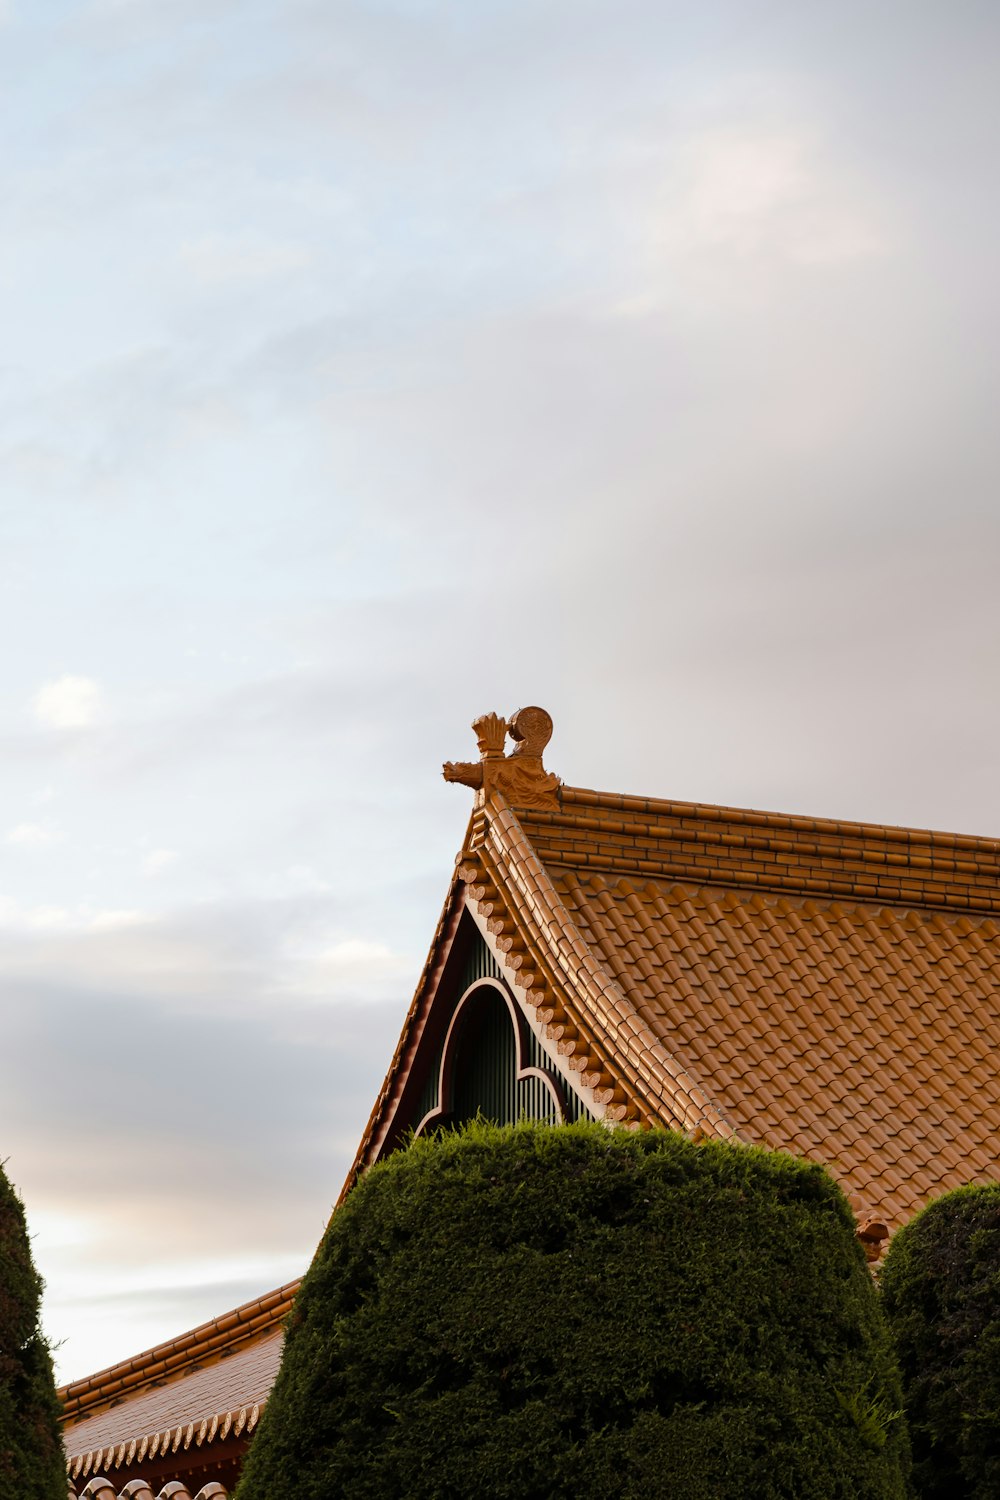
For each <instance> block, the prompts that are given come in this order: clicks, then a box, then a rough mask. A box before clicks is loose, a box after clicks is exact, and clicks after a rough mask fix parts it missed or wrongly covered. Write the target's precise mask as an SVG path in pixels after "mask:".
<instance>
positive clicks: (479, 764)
mask: <svg viewBox="0 0 1000 1500" xmlns="http://www.w3.org/2000/svg"><path fill="white" fill-rule="evenodd" d="M472 728H473V730H474V731H475V735H476V741H477V743H478V745H479V754H480V757H481V759H480V760H478V761H450V760H449V761H446V762H445V764H444V767H443V773H444V779H445V781H460V782H461V783H462V785H463V786H471V787H475V788H476V790H477V791H479V792H480V793H481V794H482V797H483V798H484V799H485V798H486V797H488V796H489V794H490V793H491V792H494V791H496V792H502V793H503V795H504V796H505V797H506V798H507V800H508V802H510V803H511V804H512V805H513V806H514V807H539V808H545V807H550V808H551V807H558V805H559V799H558V791H559V786H560V784H561V783H560V781H559V777H558V776H554V775H553V774H552V773H551V771H546V769H545V767H544V766H543V765H542V752H543V750H544V749H545V747H546V745H547V744H548V742H549V740H550V739H551V738H552V719H551V717H550V715H549V714H548V713H546V711H545V709H544V708H538V707H537V706H536V705H534V704H532V705H530V706H529V707H528V708H519V709H518V710H517V712H516V713H515V714H512V715H511V717H510V719H509V720H507V719H502V718H501V717H500V716H499V714H492V713H491V714H480V715H479V717H478V719H473V721H472ZM508 734H509V735H510V737H511V739H512V740H513V741H514V748H513V750H512V751H511V753H510V754H509V755H505V754H504V741H505V740H506V738H507V735H508Z"/></svg>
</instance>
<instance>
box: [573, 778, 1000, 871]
mask: <svg viewBox="0 0 1000 1500" xmlns="http://www.w3.org/2000/svg"><path fill="white" fill-rule="evenodd" d="M559 800H560V803H561V804H563V805H565V804H566V803H579V804H580V805H582V806H592V807H593V806H596V807H608V808H616V809H617V810H619V811H625V812H647V813H654V814H656V813H667V812H672V813H675V814H678V815H680V814H693V815H695V816H698V815H699V814H700V815H702V816H704V817H706V818H711V819H712V820H713V821H718V820H719V819H720V818H727V819H729V820H731V821H732V822H734V823H751V824H759V825H761V826H763V827H771V828H795V829H802V830H808V831H811V832H824V833H827V832H828V833H836V834H839V835H840V836H841V837H843V836H844V835H845V834H847V835H850V834H855V833H856V834H859V835H864V834H869V835H870V834H878V835H881V836H882V837H883V838H890V839H891V838H893V837H900V836H901V837H902V839H903V840H904V841H905V842H907V843H916V844H929V845H931V846H938V847H944V848H956V849H969V850H973V849H979V850H982V851H983V852H984V853H986V852H988V853H991V854H993V855H994V856H996V855H1000V838H997V837H995V836H991V835H989V834H976V833H949V832H947V831H946V830H944V829H937V828H910V827H908V826H907V825H906V824H905V823H865V822H861V821H859V820H858V819H856V818H810V817H806V816H804V815H803V814H801V813H778V812H764V811H762V810H760V809H758V808H752V807H729V806H727V805H726V804H725V803H721V802H684V801H675V800H672V799H670V798H667V797H639V796H634V795H632V794H630V793H627V792H598V791H594V790H593V789H592V788H590V787H582V786H565V785H563V786H561V787H560V788H559Z"/></svg>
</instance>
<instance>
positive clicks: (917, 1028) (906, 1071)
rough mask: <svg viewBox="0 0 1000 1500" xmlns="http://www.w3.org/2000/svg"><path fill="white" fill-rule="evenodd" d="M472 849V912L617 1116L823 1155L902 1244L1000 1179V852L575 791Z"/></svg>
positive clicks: (493, 802) (493, 810)
mask: <svg viewBox="0 0 1000 1500" xmlns="http://www.w3.org/2000/svg"><path fill="white" fill-rule="evenodd" d="M473 829H474V831H473V835H472V838H471V839H470V841H469V853H474V854H475V856H476V860H475V864H472V863H471V862H470V863H469V867H468V868H466V869H465V870H463V871H462V873H463V874H465V875H467V876H470V877H471V878H470V880H469V883H468V890H467V894H468V895H469V896H471V898H472V899H471V901H470V908H471V909H472V910H473V912H474V913H478V914H479V915H480V917H481V916H482V915H483V913H484V911H485V909H486V908H488V915H487V920H486V924H485V926H486V936H487V940H488V941H492V943H493V944H494V945H498V944H499V945H500V946H501V949H502V946H503V941H504V938H505V937H509V938H510V939H511V942H510V946H509V948H508V950H507V952H506V953H503V952H502V951H499V952H498V957H499V958H500V959H501V961H502V962H503V961H506V962H507V963H508V964H509V963H510V960H511V958H512V957H514V958H517V957H518V956H520V957H521V959H522V962H521V965H520V968H519V969H516V970H513V971H511V977H512V979H513V982H514V984H515V985H518V984H520V983H522V980H523V977H524V976H523V971H524V969H525V967H526V966H529V973H531V970H532V969H533V970H534V972H533V973H531V983H529V985H528V986H527V988H526V989H525V991H524V998H525V999H526V1001H528V1002H529V1003H531V1004H532V1005H533V1008H534V1009H535V1013H536V1018H537V1017H539V1016H540V1017H541V1018H542V1020H543V1022H544V1023H545V1029H546V1031H547V1032H548V1033H550V1036H549V1040H550V1041H551V1040H553V1039H555V1041H556V1047H557V1053H558V1054H560V1055H561V1057H562V1062H563V1066H564V1067H565V1066H566V1065H567V1062H568V1065H569V1067H570V1069H571V1070H573V1071H574V1072H575V1073H576V1076H577V1077H578V1078H579V1079H580V1081H581V1083H583V1084H584V1085H585V1086H588V1087H589V1089H590V1091H591V1092H592V1093H593V1092H595V1091H596V1092H597V1095H598V1097H597V1104H598V1106H600V1104H601V1102H602V1101H601V1098H600V1092H601V1090H602V1089H603V1090H604V1091H607V1090H609V1089H610V1090H611V1091H612V1092H611V1093H609V1094H608V1101H609V1102H611V1101H612V1100H614V1099H616V1098H617V1095H616V1094H615V1093H614V1090H615V1088H616V1087H617V1088H618V1090H619V1091H621V1090H622V1086H624V1090H623V1091H624V1098H623V1099H621V1100H620V1102H619V1103H618V1110H619V1117H620V1118H623V1119H628V1118H630V1117H634V1118H638V1119H659V1120H662V1121H664V1122H665V1123H668V1124H671V1125H676V1126H681V1127H682V1128H686V1129H701V1130H704V1131H706V1132H708V1133H714V1134H723V1135H725V1134H730V1133H735V1134H737V1135H738V1136H740V1137H741V1138H743V1139H745V1140H751V1141H755V1142H758V1143H760V1144H762V1145H767V1146H771V1147H780V1148H784V1149H788V1150H792V1151H796V1152H802V1153H804V1154H806V1155H809V1156H811V1157H814V1158H816V1159H818V1160H820V1161H824V1162H826V1163H827V1164H828V1165H829V1166H830V1167H831V1168H832V1169H833V1170H834V1171H835V1172H836V1174H837V1176H838V1177H839V1178H840V1179H841V1181H842V1182H843V1183H844V1186H845V1188H846V1189H847V1191H848V1192H849V1193H851V1195H852V1197H853V1200H854V1202H855V1206H856V1208H858V1209H859V1210H864V1211H869V1212H874V1213H877V1214H878V1215H879V1216H880V1217H882V1218H885V1219H887V1221H888V1222H890V1223H891V1224H893V1225H898V1224H899V1223H900V1222H902V1221H903V1220H905V1219H906V1218H908V1217H909V1216H910V1215H911V1214H912V1213H913V1212H914V1210H915V1209H916V1208H917V1207H919V1205H920V1204H921V1203H922V1202H924V1201H925V1200H926V1199H927V1197H928V1196H929V1195H931V1194H933V1193H937V1192H941V1191H944V1190H945V1189H947V1188H950V1187H953V1186H957V1185H958V1184H960V1183H963V1182H967V1181H970V1180H972V1179H981V1178H993V1177H997V1176H1000V1163H998V1159H997V1151H996V1141H997V1136H998V1132H1000V1081H998V1074H997V1067H996V1057H997V1052H998V1048H1000V924H998V921H997V917H996V915H995V914H997V913H1000V841H997V840H994V839H976V838H966V837H960V836H954V835H946V834H936V833H930V832H924V831H920V830H907V829H897V828H882V827H876V826H872V825H866V824H848V823H832V822H821V821H816V820H809V819H804V818H789V817H781V816H779V815H774V814H765V813H754V812H743V811H739V810H735V809H728V808H718V807H704V806H697V805H693V804H684V803H674V802H658V801H653V800H648V799H640V798H626V797H605V796H601V795H600V794H598V793H596V792H589V791H581V790H576V789H572V788H567V787H564V788H562V789H561V791H560V794H559V805H558V807H556V808H553V809H551V810H544V809H530V810H525V811H523V812H521V813H520V814H515V813H514V812H513V810H512V809H510V808H509V807H508V806H506V805H505V804H504V802H503V799H502V797H500V796H498V795H496V794H494V795H493V797H492V798H490V799H488V800H487V801H486V803H485V805H484V806H483V808H482V809H481V810H480V811H479V813H477V815H476V818H474V820H473ZM519 950H521V952H520V953H519ZM536 996H537V997H538V1000H539V1001H540V1002H541V1003H540V1004H534V1002H535V1000H536ZM549 1011H554V1014H553V1015H552V1017H551V1018H550V1017H549V1014H548V1012H549ZM598 1112H600V1109H599V1108H598Z"/></svg>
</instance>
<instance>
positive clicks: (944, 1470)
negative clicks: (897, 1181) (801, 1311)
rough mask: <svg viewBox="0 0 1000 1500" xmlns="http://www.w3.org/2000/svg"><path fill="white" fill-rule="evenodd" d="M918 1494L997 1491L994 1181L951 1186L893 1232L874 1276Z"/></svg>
mask: <svg viewBox="0 0 1000 1500" xmlns="http://www.w3.org/2000/svg"><path fill="white" fill-rule="evenodd" d="M879 1281H880V1285H881V1288H882V1299H883V1305H884V1307H885V1311H886V1314H887V1317H888V1319H889V1324H890V1327H891V1329H892V1331H893V1333H894V1335H895V1340H896V1347H897V1350H898V1352H899V1362H900V1368H901V1371H902V1376H903V1387H904V1393H905V1402H906V1411H907V1415H908V1418H909V1427H910V1437H911V1441H912V1444H913V1463H914V1478H915V1480H916V1484H917V1493H918V1494H919V1495H921V1496H927V1497H933V1500H936V1497H938V1496H941V1497H947V1500H996V1496H997V1495H1000V1183H991V1184H990V1185H989V1186H987V1187H966V1188H958V1189H957V1190H956V1191H955V1192H952V1193H946V1194H945V1196H944V1197H943V1198H938V1199H937V1201H936V1202H934V1203H932V1204H930V1206H929V1207H927V1208H925V1209H924V1210H923V1211H922V1212H921V1213H919V1214H917V1216H916V1217H915V1218H914V1219H911V1220H910V1222H909V1224H907V1225H906V1226H905V1228H903V1229H901V1230H900V1231H899V1233H898V1234H897V1235H896V1236H895V1238H894V1239H893V1241H892V1244H891V1245H890V1247H889V1250H888V1253H887V1254H886V1258H885V1264H884V1266H883V1269H882V1273H881V1276H880V1278H879Z"/></svg>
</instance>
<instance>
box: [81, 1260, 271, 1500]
mask: <svg viewBox="0 0 1000 1500" xmlns="http://www.w3.org/2000/svg"><path fill="white" fill-rule="evenodd" d="M297 1286H298V1283H297V1282H290V1283H288V1285H287V1286H283V1287H279V1288H278V1289H277V1290H276V1291H274V1292H270V1293H268V1295H267V1296H266V1297H259V1298H256V1299H255V1300H254V1301H252V1302H247V1303H244V1304H243V1305H242V1306H241V1307H238V1308H236V1309H235V1310H234V1311H233V1312H231V1313H226V1314H224V1315H223V1316H221V1317H219V1318H215V1319H213V1320H212V1321H211V1322H209V1323H203V1324H202V1325H201V1326H200V1327H199V1328H195V1329H193V1330H192V1331H191V1332H190V1333H186V1334H184V1335H182V1336H181V1337H180V1338H176V1339H171V1340H170V1341H169V1342H167V1343H164V1344H158V1345H157V1346H156V1347H155V1348H153V1349H149V1350H147V1351H146V1352H145V1353H143V1354H138V1355H135V1356H134V1357H133V1358H132V1359H129V1360H125V1361H123V1362H122V1363H121V1364H118V1365H113V1366H112V1367H111V1368H110V1369H107V1370H102V1371H100V1372H99V1373H98V1374H96V1375H92V1376H88V1377H87V1378H86V1379H85V1380H77V1381H73V1382H72V1383H71V1384H70V1385H67V1386H64V1387H63V1388H62V1390H61V1391H60V1392H59V1395H60V1397H61V1399H62V1401H63V1404H64V1431H63V1441H64V1444H65V1447H66V1452H67V1455H68V1458H67V1471H68V1473H69V1477H70V1479H71V1480H72V1481H81V1482H82V1481H85V1480H87V1478H88V1476H90V1475H97V1474H105V1475H108V1474H111V1473H113V1472H114V1471H115V1470H122V1469H129V1468H131V1467H132V1466H133V1465H135V1464H136V1463H139V1462H144V1461H145V1460H146V1459H147V1457H148V1458H149V1459H150V1460H153V1459H156V1458H160V1459H165V1458H167V1457H168V1455H171V1454H180V1453H187V1452H189V1451H192V1450H195V1451H196V1450H198V1449H201V1448H207V1447H211V1446H213V1445H218V1446H219V1447H220V1448H221V1446H222V1445H223V1444H229V1445H230V1446H231V1442H230V1440H234V1439H237V1438H240V1437H242V1436H243V1434H244V1433H246V1434H249V1433H250V1432H252V1431H253V1429H254V1427H255V1426H256V1423H257V1419H258V1417H259V1414H260V1410H261V1408H262V1406H263V1404H264V1401H265V1400H266V1398H267V1395H268V1392H269V1391H270V1389H271V1386H272V1385H273V1383H274V1377H275V1375H276V1373H277V1369H278V1364H279V1362H280V1359H281V1343H282V1323H283V1320H284V1317H285V1315H286V1314H287V1312H288V1310H289V1308H290V1307H291V1301H292V1297H293V1295H294V1292H295V1289H296V1287H297Z"/></svg>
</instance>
